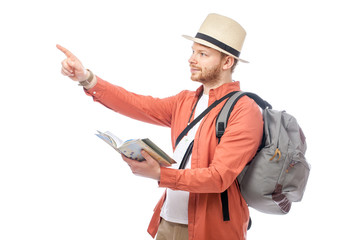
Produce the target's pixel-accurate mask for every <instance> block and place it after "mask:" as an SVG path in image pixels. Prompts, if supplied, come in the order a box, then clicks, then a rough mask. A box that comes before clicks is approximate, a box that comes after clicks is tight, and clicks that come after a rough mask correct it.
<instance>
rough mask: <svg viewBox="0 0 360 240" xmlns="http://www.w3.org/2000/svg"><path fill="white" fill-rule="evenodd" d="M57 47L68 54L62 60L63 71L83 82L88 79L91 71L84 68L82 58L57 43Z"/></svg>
mask: <svg viewBox="0 0 360 240" xmlns="http://www.w3.org/2000/svg"><path fill="white" fill-rule="evenodd" d="M56 47H57V48H58V49H59V50H60V51H62V52H63V53H64V54H65V56H66V59H64V60H63V61H62V62H61V65H62V68H61V73H62V74H63V75H64V76H68V77H69V78H70V79H72V80H74V81H78V82H81V81H84V80H86V79H87V78H88V77H89V75H90V73H89V71H87V70H86V69H85V68H84V66H83V65H82V63H81V62H80V60H79V59H78V58H77V57H76V56H75V55H74V54H72V53H71V52H70V51H69V50H67V49H66V48H64V47H62V46H60V45H59V44H57V45H56Z"/></svg>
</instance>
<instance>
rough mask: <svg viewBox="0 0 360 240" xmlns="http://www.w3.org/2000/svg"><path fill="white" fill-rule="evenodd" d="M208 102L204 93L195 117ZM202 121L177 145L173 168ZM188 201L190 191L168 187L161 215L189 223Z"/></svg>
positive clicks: (170, 220)
mask: <svg viewBox="0 0 360 240" xmlns="http://www.w3.org/2000/svg"><path fill="white" fill-rule="evenodd" d="M208 103H209V95H205V94H203V95H202V96H201V98H200V99H199V101H198V103H197V105H196V109H195V116H194V119H195V118H196V117H197V116H199V115H200V114H201V113H202V112H203V111H204V110H205V109H206V108H207V107H208ZM200 122H201V121H200ZM200 122H198V123H197V124H196V125H195V126H194V127H193V128H191V129H190V131H189V132H188V134H187V135H186V136H184V137H183V139H182V140H181V141H180V142H179V144H178V145H177V147H176V149H175V151H174V155H173V158H174V160H175V161H176V162H177V164H174V165H173V166H172V168H175V169H178V168H179V166H180V163H181V160H182V158H183V157H184V155H185V152H186V150H187V148H188V146H189V145H190V143H191V142H192V141H193V140H194V138H195V134H196V131H197V129H198V128H199V126H200ZM185 168H191V156H190V157H189V161H188V162H187V164H186V166H185ZM188 203H189V192H186V191H174V190H171V189H166V199H165V202H164V205H163V207H162V209H161V213H160V216H161V217H162V218H163V219H165V220H166V221H169V222H174V223H180V224H188Z"/></svg>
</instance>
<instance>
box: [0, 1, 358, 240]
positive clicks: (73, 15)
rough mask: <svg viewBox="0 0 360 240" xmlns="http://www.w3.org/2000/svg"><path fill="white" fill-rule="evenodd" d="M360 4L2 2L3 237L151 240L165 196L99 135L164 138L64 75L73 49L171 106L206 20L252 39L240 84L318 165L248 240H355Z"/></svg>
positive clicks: (187, 84)
mask: <svg viewBox="0 0 360 240" xmlns="http://www.w3.org/2000/svg"><path fill="white" fill-rule="evenodd" d="M359 10H360V9H359V6H358V3H357V2H356V1H355V0H354V1H351V0H342V1H332V0H326V1H325V0H324V1H322V0H302V1H289V0H273V1H268V0H252V1H243V0H237V1H235V0H221V1H218V0H216V1H212V0H199V1H189V0H182V1H165V0H161V1H160V0H158V1H157V0H153V1H147V0H132V1H126V2H125V1H111V0H102V1H94V0H87V1H76V0H71V1H70V0H63V1H45V0H44V1H40V0H33V1H25V0H19V1H16V0H14V1H5V0H4V1H1V3H0V34H1V35H0V36H1V38H0V74H1V85H0V86H1V93H0V104H1V108H0V114H1V117H0V121H1V124H0V128H1V129H0V136H1V137H0V141H1V142H0V239H1V240H10V239H39V240H40V239H46V240H48V239H109V240H110V239H151V238H150V236H149V235H148V234H147V233H146V229H147V225H148V222H149V220H150V217H151V215H152V210H153V208H154V206H155V204H156V203H157V201H158V199H159V197H160V196H161V194H162V193H163V191H164V190H163V189H160V188H158V186H157V183H156V182H155V181H152V180H150V179H145V178H139V177H136V176H134V175H132V173H131V172H130V170H129V168H128V166H127V165H126V164H125V163H124V162H123V161H122V160H121V158H120V156H119V155H118V153H116V152H115V151H113V150H112V149H111V148H109V146H107V145H106V144H105V143H103V142H100V140H99V139H97V138H96V137H95V136H94V133H95V131H96V130H97V129H99V130H103V131H106V130H111V131H113V132H114V133H116V134H117V135H119V136H121V137H122V138H124V139H128V138H138V137H150V138H151V139H153V140H154V141H155V142H156V143H157V144H158V145H160V146H161V147H163V148H164V149H165V150H166V151H167V152H168V153H171V145H170V131H169V129H166V128H162V127H157V126H151V125H147V124H144V123H140V122H137V121H134V120H131V119H128V118H126V117H124V116H121V115H119V114H116V113H114V112H112V111H110V110H108V109H106V108H105V107H103V106H101V105H100V104H98V103H94V102H93V101H92V99H91V98H89V97H87V96H86V95H85V94H84V93H83V90H82V89H81V88H80V87H78V86H77V85H76V84H75V83H74V82H72V81H71V80H70V79H68V78H66V77H63V76H62V75H61V74H60V62H61V61H62V60H63V59H64V56H63V54H62V53H61V52H60V51H58V50H57V49H56V47H55V45H56V44H57V43H59V44H62V45H63V46H65V47H67V48H68V49H70V50H71V51H72V52H73V53H74V54H76V55H77V56H78V57H79V58H80V59H81V60H82V62H83V64H84V65H85V66H86V68H89V69H92V70H93V72H94V73H96V74H97V75H99V76H100V77H102V78H104V79H106V80H108V81H110V82H112V83H114V84H118V85H121V86H123V87H125V88H127V89H128V90H131V91H135V92H136V93H141V94H148V95H153V96H156V97H166V96H169V95H173V94H176V93H178V92H179V91H181V90H183V89H192V90H193V89H196V88H197V87H198V86H199V85H198V84H197V83H193V82H191V80H190V78H189V77H190V72H189V67H188V63H187V59H188V57H189V56H190V53H191V42H190V41H188V40H186V39H184V38H182V37H181V35H182V34H189V35H195V33H196V32H197V30H198V28H199V27H200V24H201V23H202V21H203V20H204V19H205V17H206V16H207V14H208V13H211V12H216V13H220V14H223V15H226V16H229V17H232V18H234V19H236V20H237V21H239V22H240V23H241V24H242V25H243V27H244V28H245V29H246V30H247V33H248V35H247V38H246V41H245V44H244V47H243V50H242V54H241V56H242V58H244V59H246V60H249V61H250V64H240V65H239V66H238V68H237V70H236V72H235V74H234V79H235V80H239V81H240V82H241V87H242V89H243V90H247V91H253V92H256V93H258V94H259V95H260V96H262V97H263V98H264V99H266V100H268V101H269V102H270V103H271V104H272V105H273V106H274V108H276V109H286V110H287V112H289V113H291V114H293V115H295V116H296V118H297V119H298V121H299V123H300V125H301V126H302V128H303V130H304V132H305V135H306V137H307V143H308V151H307V155H306V157H307V159H308V161H309V162H310V163H311V165H312V170H311V175H310V179H309V182H308V186H307V190H306V192H305V195H304V198H303V201H302V202H301V203H295V204H294V205H293V208H292V211H291V212H290V213H289V214H288V215H286V216H272V215H265V214H262V213H258V212H256V211H254V210H251V216H252V219H253V227H252V229H251V230H250V231H249V232H248V239H277V240H280V239H293V240H295V239H301V240H303V239H319V238H321V239H360V237H359V230H358V229H357V228H358V217H359V214H360V212H359V204H358V200H359V197H358V196H359V194H357V192H358V189H359V187H358V183H359V175H360V172H359V166H360V163H359V162H360V159H359V156H358V155H357V153H358V149H359V146H358V143H359V134H360V131H359V121H358V119H357V118H358V117H357V116H359V114H358V103H359V100H358V90H359V80H360V74H359V63H360V61H359V59H360V58H359V56H360V47H359V43H360V36H359V35H360V34H359V29H360V26H359V22H360V17H359V16H360V15H359Z"/></svg>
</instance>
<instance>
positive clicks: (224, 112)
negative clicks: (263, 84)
mask: <svg viewBox="0 0 360 240" xmlns="http://www.w3.org/2000/svg"><path fill="white" fill-rule="evenodd" d="M243 96H248V97H250V98H251V99H253V100H254V101H255V102H256V103H257V105H259V107H261V108H262V109H266V108H269V109H272V106H271V105H270V103H268V102H267V101H265V100H263V99H262V98H261V97H259V96H258V95H256V94H255V93H251V92H242V91H239V92H236V93H235V94H234V95H232V96H231V97H230V98H229V99H228V100H227V101H226V103H225V105H224V106H223V108H222V109H221V111H220V113H219V115H218V117H217V119H216V126H215V127H216V137H217V138H219V139H220V138H221V137H222V135H223V134H224V132H225V128H226V126H227V122H228V119H229V117H230V114H231V111H232V110H233V108H234V106H235V104H236V103H237V101H238V100H239V99H240V98H241V97H243Z"/></svg>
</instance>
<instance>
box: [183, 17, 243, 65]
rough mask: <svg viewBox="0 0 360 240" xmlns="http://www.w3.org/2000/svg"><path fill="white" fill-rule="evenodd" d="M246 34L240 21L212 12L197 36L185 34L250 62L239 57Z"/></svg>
mask: <svg viewBox="0 0 360 240" xmlns="http://www.w3.org/2000/svg"><path fill="white" fill-rule="evenodd" d="M245 36H246V32H245V29H244V28H243V27H242V26H241V25H240V24H239V23H237V22H236V21H234V20H232V19H231V18H228V17H225V16H222V15H219V14H216V13H211V14H209V15H208V16H207V17H206V19H205V21H204V22H203V23H202V25H201V26H200V29H199V31H198V33H197V34H196V36H195V37H190V36H188V35H183V37H184V38H186V39H189V40H192V41H194V42H196V43H199V44H202V45H205V46H207V47H211V48H214V49H216V50H218V51H220V52H223V53H225V54H227V55H230V56H232V57H234V58H236V59H238V60H240V61H241V62H244V63H248V61H246V60H243V59H240V58H239V56H240V52H241V48H242V46H243V44H244V40H245Z"/></svg>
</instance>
